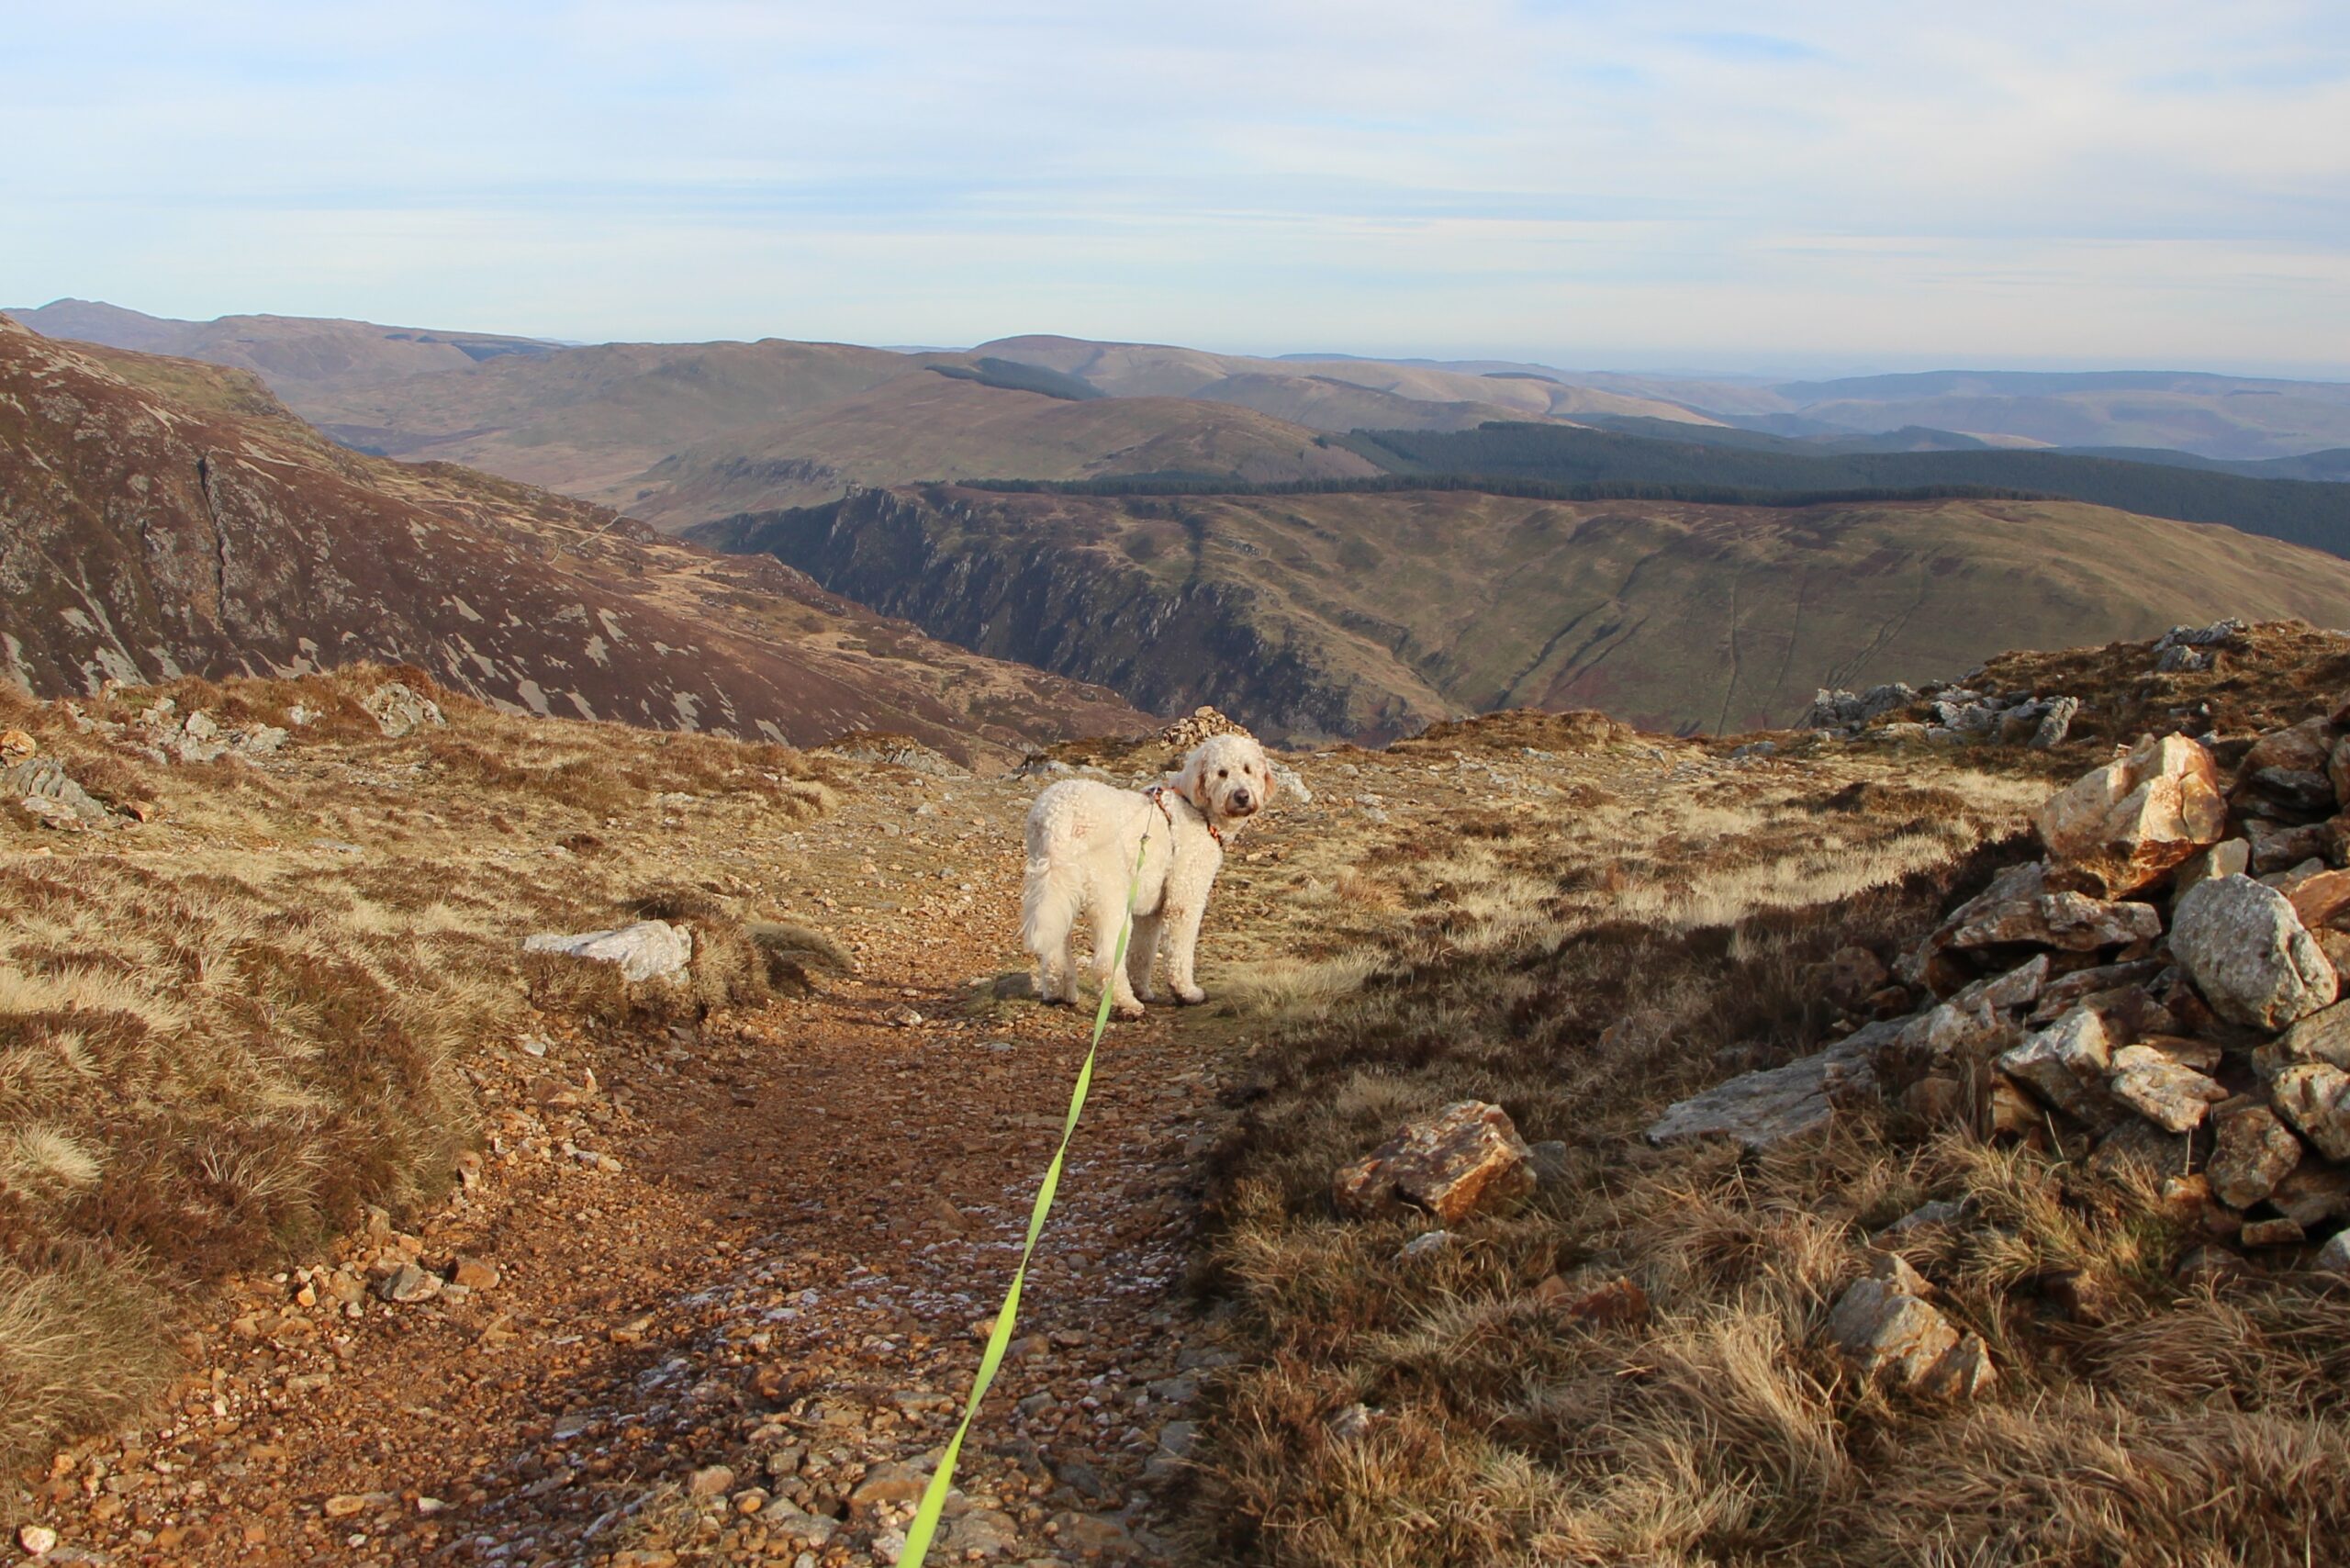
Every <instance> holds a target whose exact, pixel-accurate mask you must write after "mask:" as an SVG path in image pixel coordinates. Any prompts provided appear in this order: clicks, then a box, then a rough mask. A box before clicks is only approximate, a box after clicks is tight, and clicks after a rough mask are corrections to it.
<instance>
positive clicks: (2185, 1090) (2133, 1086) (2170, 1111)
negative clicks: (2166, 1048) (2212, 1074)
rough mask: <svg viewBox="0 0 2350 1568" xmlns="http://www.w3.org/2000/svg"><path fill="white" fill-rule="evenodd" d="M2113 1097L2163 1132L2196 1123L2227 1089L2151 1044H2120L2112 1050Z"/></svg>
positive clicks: (2180, 1131)
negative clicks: (2118, 1048)
mask: <svg viewBox="0 0 2350 1568" xmlns="http://www.w3.org/2000/svg"><path fill="white" fill-rule="evenodd" d="M2113 1068H2114V1072H2113V1079H2112V1081H2111V1082H2110V1083H2109V1085H2108V1087H2109V1088H2110V1089H2111V1090H2112V1091H2113V1094H2114V1097H2115V1098H2116V1099H2118V1100H2120V1101H2121V1103H2123V1104H2125V1105H2128V1106H2129V1107H2131V1108H2132V1110H2134V1111H2136V1112H2137V1113H2138V1114H2140V1115H2142V1116H2143V1117H2145V1118H2146V1119H2147V1120H2148V1121H2150V1122H2152V1123H2154V1125H2155V1126H2158V1127H2162V1128H2164V1129H2165V1131H2168V1132H2174V1133H2183V1132H2187V1131H2188V1130H2189V1129H2191V1128H2194V1127H2197V1126H2201V1125H2202V1122H2203V1118H2204V1117H2205V1116H2206V1115H2207V1114H2210V1109H2211V1107H2212V1106H2214V1105H2216V1104H2218V1103H2220V1102H2221V1101H2222V1100H2225V1099H2226V1098H2227V1097H2228V1092H2227V1091H2226V1090H2224V1089H2222V1088H2221V1087H2220V1086H2219V1085H2218V1084H2217V1083H2215V1082H2213V1081H2211V1080H2210V1079H2209V1078H2206V1077H2204V1076H2203V1074H2201V1073H2199V1072H2198V1071H2196V1070H2194V1069H2192V1068H2190V1067H2186V1066H2183V1065H2182V1064H2180V1063H2178V1062H2177V1061H2174V1060H2172V1059H2171V1058H2169V1057H2167V1056H2165V1055H2164V1054H2163V1053H2162V1052H2161V1051H2159V1050H2156V1049H2154V1047H2151V1046H2124V1047H2121V1049H2120V1050H2118V1051H2116V1052H2114V1053H2113Z"/></svg>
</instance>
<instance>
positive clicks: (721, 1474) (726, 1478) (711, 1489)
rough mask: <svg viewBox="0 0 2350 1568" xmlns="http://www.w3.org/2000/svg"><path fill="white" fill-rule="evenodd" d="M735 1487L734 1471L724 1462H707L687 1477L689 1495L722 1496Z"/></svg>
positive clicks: (687, 1493) (687, 1492)
mask: <svg viewBox="0 0 2350 1568" xmlns="http://www.w3.org/2000/svg"><path fill="white" fill-rule="evenodd" d="M733 1489H734V1472H733V1470H732V1469H730V1468H728V1467H727V1466H725V1465H722V1464H706V1465H704V1466H702V1467H701V1468H700V1469H699V1470H697V1471H695V1472H694V1473H692V1474H691V1475H689V1476H688V1477H687V1478H686V1495H687V1496H688V1497H722V1496H724V1495H726V1494H727V1493H729V1492H731V1491H733Z"/></svg>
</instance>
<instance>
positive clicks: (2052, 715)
mask: <svg viewBox="0 0 2350 1568" xmlns="http://www.w3.org/2000/svg"><path fill="white" fill-rule="evenodd" d="M2080 711H2081V700H2080V699H2079V698H2077V697H2052V698H2050V699H2049V700H2048V711H2046V712H2045V713H2042V715H2041V716H2040V723H2039V726H2038V727H2037V728H2035V729H2034V730H2033V731H2032V733H2031V749H2032V750H2034V751H2051V750H2053V749H2054V748H2055V747H2057V746H2060V745H2064V744H2065V737H2066V736H2068V735H2070V734H2072V733H2073V721H2074V720H2075V719H2076V718H2077V717H2079V716H2080Z"/></svg>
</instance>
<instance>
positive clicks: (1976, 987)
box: [1950, 953, 2152, 1012]
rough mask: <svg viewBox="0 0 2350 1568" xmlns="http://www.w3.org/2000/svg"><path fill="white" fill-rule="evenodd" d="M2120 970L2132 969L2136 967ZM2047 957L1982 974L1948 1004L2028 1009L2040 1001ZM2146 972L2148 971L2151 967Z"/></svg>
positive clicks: (2038, 955) (1968, 1007)
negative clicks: (1981, 977) (2000, 972)
mask: <svg viewBox="0 0 2350 1568" xmlns="http://www.w3.org/2000/svg"><path fill="white" fill-rule="evenodd" d="M2124 967H2126V968H2131V969H2135V968H2137V967H2138V966H2136V965H2130V966H2124ZM2048 968H2049V965H2048V955H2047V954H2045V953H2034V954H2033V955H2032V956H2031V960H2030V961H2029V962H2026V963H2022V964H2019V965H2017V966H2016V967H2015V968H2014V969H2009V970H2008V971H2007V972H2006V973H2004V974H1997V975H1986V976H1985V977H1984V978H1983V979H1981V980H1976V981H1975V983H1974V984H1972V985H1969V986H1967V987H1965V988H1964V990H1962V991H1959V993H1958V994H1957V995H1955V996H1953V997H1952V998H1951V999H1950V1005H1952V1006H1953V1007H1956V1008H1959V1009H1961V1010H1962V1011H1966V1012H1972V1011H1973V1010H1975V1009H1976V1008H1978V1007H1987V1008H1990V1009H1992V1010H1993V1011H1995V1012H1997V1011H2001V1010H2004V1009H2007V1008H2011V1007H2029V1006H2031V1004H2032V1003H2033V1002H2037V1001H2039V1000H2040V993H2041V991H2042V989H2043V988H2044V987H2045V986H2046V985H2047V983H2048ZM2148 972H2149V973H2151V972H2152V969H2151V966H2149V967H2148ZM2066 978H2068V979H2069V978H2070V977H2069V976H2068V977H2066ZM2132 978H2135V977H2134V976H2133V977H2132Z"/></svg>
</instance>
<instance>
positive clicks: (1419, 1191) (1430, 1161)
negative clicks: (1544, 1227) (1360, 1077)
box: [1331, 1100, 1535, 1225]
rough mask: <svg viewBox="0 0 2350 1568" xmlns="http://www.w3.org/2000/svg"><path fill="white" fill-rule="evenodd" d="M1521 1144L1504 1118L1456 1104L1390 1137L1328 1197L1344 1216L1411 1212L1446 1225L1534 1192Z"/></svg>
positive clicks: (1478, 1104)
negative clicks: (1410, 1209)
mask: <svg viewBox="0 0 2350 1568" xmlns="http://www.w3.org/2000/svg"><path fill="white" fill-rule="evenodd" d="M1534 1184H1535V1178H1534V1168H1533V1164H1532V1161H1531V1159H1530V1158H1529V1150H1528V1149H1527V1147H1526V1140H1525V1139H1524V1138H1521V1137H1518V1136H1517V1128H1516V1126H1515V1125H1514V1124H1513V1123H1512V1122H1511V1121H1510V1119H1509V1113H1508V1112H1506V1111H1505V1110H1503V1109H1502V1108H1501V1107H1500V1106H1499V1105H1494V1104H1488V1103H1486V1102H1484V1101H1483V1100H1461V1101H1458V1102H1456V1103H1452V1104H1450V1105H1447V1106H1446V1107H1445V1108H1444V1109H1443V1110H1441V1111H1438V1113H1437V1114H1434V1115H1432V1116H1423V1117H1420V1118H1419V1119H1417V1120H1416V1121H1411V1122H1406V1123H1405V1124H1404V1126H1402V1127H1400V1128H1399V1129H1397V1131H1396V1134H1395V1136H1394V1137H1392V1138H1390V1139H1389V1140H1388V1141H1387V1142H1385V1143H1383V1144H1382V1145H1380V1147H1379V1148H1376V1149H1374V1150H1372V1151H1371V1153H1370V1154H1369V1155H1366V1156H1365V1157H1364V1158H1362V1159H1359V1160H1356V1161H1355V1162H1354V1163H1353V1164H1351V1165H1348V1166H1345V1167H1343V1168H1341V1169H1340V1170H1339V1171H1338V1172H1337V1175H1336V1176H1335V1177H1334V1178H1333V1179H1332V1181H1331V1196H1332V1198H1333V1199H1334V1200H1335V1201H1336V1202H1337V1206H1338V1209H1339V1212H1340V1213H1342V1214H1348V1215H1359V1216H1364V1215H1376V1214H1382V1213H1390V1212H1393V1211H1394V1210H1395V1209H1397V1208H1399V1207H1401V1206H1404V1205H1407V1204H1408V1205H1409V1206H1411V1207H1413V1208H1418V1209H1425V1210H1427V1212H1428V1213H1430V1214H1432V1215H1436V1216H1437V1218H1438V1219H1439V1220H1442V1221H1443V1222H1444V1223H1445V1224H1447V1225H1458V1224H1459V1223H1460V1222H1461V1221H1462V1220H1464V1219H1466V1218H1468V1217H1469V1216H1470V1215H1472V1214H1474V1213H1476V1212H1477V1211H1478V1210H1479V1209H1482V1208H1491V1207H1494V1206H1495V1205H1497V1204H1504V1203H1507V1202H1510V1201H1513V1200H1516V1199H1518V1198H1523V1197H1525V1196H1527V1194H1528V1193H1532V1192H1533V1191H1534Z"/></svg>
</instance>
